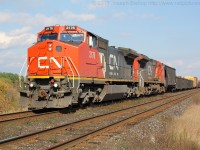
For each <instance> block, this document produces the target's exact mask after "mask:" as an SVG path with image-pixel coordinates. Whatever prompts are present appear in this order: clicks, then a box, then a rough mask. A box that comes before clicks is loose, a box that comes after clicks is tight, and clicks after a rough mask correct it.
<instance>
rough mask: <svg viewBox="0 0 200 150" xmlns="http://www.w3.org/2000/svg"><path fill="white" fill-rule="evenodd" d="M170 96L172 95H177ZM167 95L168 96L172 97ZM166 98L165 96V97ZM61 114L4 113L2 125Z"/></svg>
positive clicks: (0, 122)
mask: <svg viewBox="0 0 200 150" xmlns="http://www.w3.org/2000/svg"><path fill="white" fill-rule="evenodd" d="M180 94H182V93H179V94H177V95H180ZM177 95H174V96H170V97H175V96H177ZM170 97H166V98H170ZM164 99H165V98H164ZM55 114H59V112H58V111H51V112H43V113H35V112H33V111H24V112H16V113H10V114H3V115H0V125H3V124H8V123H15V122H19V121H25V120H27V119H29V120H30V119H33V118H39V117H48V116H51V115H55Z"/></svg>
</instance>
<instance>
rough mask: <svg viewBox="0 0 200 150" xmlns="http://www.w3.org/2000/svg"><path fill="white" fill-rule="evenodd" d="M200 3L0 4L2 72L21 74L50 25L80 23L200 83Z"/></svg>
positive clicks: (91, 0)
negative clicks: (39, 36)
mask: <svg viewBox="0 0 200 150" xmlns="http://www.w3.org/2000/svg"><path fill="white" fill-rule="evenodd" d="M199 15H200V2H199V1H198V0H113V1H112V0H56V1H55V0H54V1H53V0H48V1H47V0H0V72H12V73H19V72H20V69H21V67H22V65H23V62H24V61H25V58H26V53H27V48H28V47H30V46H31V45H33V43H34V42H36V36H37V33H38V32H39V31H41V30H42V29H43V28H44V27H45V26H51V25H56V24H58V25H78V26H80V27H82V28H84V29H86V30H88V31H90V32H93V33H95V34H97V35H99V36H101V37H103V38H105V39H107V40H109V44H110V45H111V46H116V47H127V48H131V49H134V50H136V51H137V52H138V53H142V54H145V55H147V56H148V57H150V58H153V59H156V60H159V61H161V62H163V63H164V64H167V65H170V66H171V67H174V68H176V70H177V75H178V76H186V75H192V76H197V77H198V78H199V79H200V19H199Z"/></svg>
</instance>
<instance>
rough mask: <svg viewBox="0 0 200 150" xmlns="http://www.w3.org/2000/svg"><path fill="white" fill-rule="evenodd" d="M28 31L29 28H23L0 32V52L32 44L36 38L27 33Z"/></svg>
mask: <svg viewBox="0 0 200 150" xmlns="http://www.w3.org/2000/svg"><path fill="white" fill-rule="evenodd" d="M30 30H31V28H30V27H23V28H21V29H16V30H13V31H10V32H2V31H0V39H1V40H0V50H3V49H10V48H14V47H16V48H19V47H22V46H25V45H30V44H32V43H33V42H34V41H35V39H36V36H35V35H34V34H31V33H28V32H29V31H30Z"/></svg>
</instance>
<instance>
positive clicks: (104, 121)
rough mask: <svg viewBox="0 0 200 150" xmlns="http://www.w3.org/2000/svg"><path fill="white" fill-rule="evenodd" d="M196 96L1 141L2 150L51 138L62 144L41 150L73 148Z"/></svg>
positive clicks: (50, 145)
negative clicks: (55, 138)
mask: <svg viewBox="0 0 200 150" xmlns="http://www.w3.org/2000/svg"><path fill="white" fill-rule="evenodd" d="M196 92H197V91H196V90H195V91H194V90H193V91H189V92H187V93H184V94H181V95H180V94H179V95H175V96H173V97H167V98H164V99H165V101H163V99H159V100H155V101H152V102H147V103H144V104H139V105H136V106H132V107H129V108H125V109H121V110H117V111H114V112H110V113H107V114H103V115H99V116H95V117H90V118H87V119H83V120H79V121H76V122H73V123H68V124H64V125H61V126H57V127H54V128H50V129H46V130H43V131H39V132H34V133H31V134H27V135H23V136H18V137H14V138H10V139H5V140H1V141H0V148H2V149H9V148H10V149H12V148H13V147H12V146H14V147H16V146H17V147H23V145H27V144H30V143H34V142H36V141H37V143H38V142H41V141H44V139H49V138H51V137H52V138H53V137H57V138H58V141H57V142H56V143H59V144H57V145H55V142H53V143H49V145H48V146H47V145H46V146H45V145H43V146H44V147H43V148H42V149H44V148H50V149H66V148H71V147H73V146H76V145H78V144H80V143H82V142H83V141H85V140H88V139H90V138H93V137H95V136H98V135H101V134H103V133H105V132H107V131H112V130H113V129H115V128H117V127H119V126H123V125H125V124H127V123H132V124H134V123H137V122H139V121H141V120H143V119H145V118H148V117H149V116H152V115H155V114H157V113H159V112H161V111H163V110H165V109H167V108H169V107H171V106H173V105H175V104H177V103H179V102H181V101H183V100H185V99H187V98H189V97H190V96H192V95H193V94H194V93H196ZM172 98H173V99H172ZM63 134H64V135H63ZM59 137H60V138H59ZM40 148H41V147H40Z"/></svg>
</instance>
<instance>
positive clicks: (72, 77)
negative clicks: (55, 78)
mask: <svg viewBox="0 0 200 150" xmlns="http://www.w3.org/2000/svg"><path fill="white" fill-rule="evenodd" d="M64 58H65V59H66V61H67V63H68V66H69V68H70V70H71V72H72V78H73V81H72V83H73V84H72V88H74V71H73V70H72V67H71V65H70V63H69V60H68V59H67V57H64ZM67 76H68V75H67Z"/></svg>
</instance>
